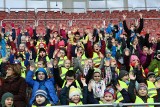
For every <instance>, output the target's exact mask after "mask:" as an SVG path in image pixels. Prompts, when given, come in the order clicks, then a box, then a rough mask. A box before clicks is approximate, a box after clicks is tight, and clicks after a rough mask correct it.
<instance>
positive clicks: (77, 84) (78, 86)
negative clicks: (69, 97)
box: [62, 80, 83, 98]
mask: <svg viewBox="0 0 160 107" xmlns="http://www.w3.org/2000/svg"><path fill="white" fill-rule="evenodd" d="M75 82H76V86H77V89H79V92H81V87H80V85H79V83H78V81H77V80H75ZM65 84H66V80H64V83H63V85H62V88H63V87H64V86H65ZM80 98H83V96H82V94H81V96H80Z"/></svg>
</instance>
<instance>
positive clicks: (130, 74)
mask: <svg viewBox="0 0 160 107" xmlns="http://www.w3.org/2000/svg"><path fill="white" fill-rule="evenodd" d="M129 78H130V79H131V80H135V79H136V75H134V74H133V72H130V73H129Z"/></svg>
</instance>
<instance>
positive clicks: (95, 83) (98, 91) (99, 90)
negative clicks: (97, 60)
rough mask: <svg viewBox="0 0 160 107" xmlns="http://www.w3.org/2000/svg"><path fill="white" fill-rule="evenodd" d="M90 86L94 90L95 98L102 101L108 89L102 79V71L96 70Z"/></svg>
mask: <svg viewBox="0 0 160 107" xmlns="http://www.w3.org/2000/svg"><path fill="white" fill-rule="evenodd" d="M89 85H91V87H92V89H93V94H94V98H96V99H98V100H99V99H100V98H101V97H103V96H104V91H105V89H106V86H105V83H104V81H103V80H102V77H101V70H100V69H98V68H97V69H95V70H94V74H93V79H91V80H90V83H89Z"/></svg>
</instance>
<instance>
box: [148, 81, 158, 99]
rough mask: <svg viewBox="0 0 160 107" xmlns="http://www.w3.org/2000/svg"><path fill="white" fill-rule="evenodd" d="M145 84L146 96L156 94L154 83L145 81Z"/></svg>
mask: <svg viewBox="0 0 160 107" xmlns="http://www.w3.org/2000/svg"><path fill="white" fill-rule="evenodd" d="M147 85H148V96H149V97H150V98H151V97H154V96H156V95H157V89H156V87H155V85H154V84H153V83H152V82H151V81H147Z"/></svg>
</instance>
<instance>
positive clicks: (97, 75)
mask: <svg viewBox="0 0 160 107" xmlns="http://www.w3.org/2000/svg"><path fill="white" fill-rule="evenodd" d="M93 76H94V77H93V79H94V81H96V82H98V81H100V79H101V76H100V74H99V73H94V75H93Z"/></svg>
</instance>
